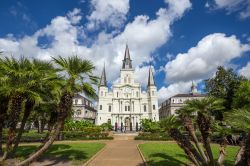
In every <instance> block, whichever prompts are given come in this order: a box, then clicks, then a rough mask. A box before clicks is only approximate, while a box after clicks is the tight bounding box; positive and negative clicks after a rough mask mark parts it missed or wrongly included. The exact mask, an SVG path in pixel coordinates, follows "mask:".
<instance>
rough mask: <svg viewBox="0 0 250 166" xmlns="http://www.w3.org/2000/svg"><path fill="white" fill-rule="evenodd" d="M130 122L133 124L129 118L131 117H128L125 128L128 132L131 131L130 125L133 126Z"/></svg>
mask: <svg viewBox="0 0 250 166" xmlns="http://www.w3.org/2000/svg"><path fill="white" fill-rule="evenodd" d="M130 122H131V121H130V118H129V117H126V118H125V126H124V127H125V130H126V131H129V130H130V124H131V123H130Z"/></svg>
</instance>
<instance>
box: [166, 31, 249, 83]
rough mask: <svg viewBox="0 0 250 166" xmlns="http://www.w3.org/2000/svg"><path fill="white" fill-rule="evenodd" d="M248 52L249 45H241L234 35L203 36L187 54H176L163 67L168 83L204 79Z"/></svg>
mask: <svg viewBox="0 0 250 166" xmlns="http://www.w3.org/2000/svg"><path fill="white" fill-rule="evenodd" d="M248 50H250V45H247V44H242V43H241V42H240V40H238V39H237V38H236V37H235V36H234V35H232V36H229V37H227V36H226V35H225V34H222V33H214V34H210V35H207V36H205V37H204V38H203V39H202V40H200V41H199V42H198V44H197V45H196V46H195V47H192V48H190V49H189V50H188V52H187V53H182V54H178V55H177V56H176V58H175V59H174V60H172V61H170V62H168V63H167V64H166V66H165V71H166V78H167V81H169V82H175V81H190V80H197V79H204V78H207V77H209V76H211V75H212V74H213V73H214V72H215V71H216V68H217V67H218V66H220V65H226V64H228V63H229V62H230V60H232V59H233V58H236V57H240V56H241V55H242V53H244V52H245V51H248Z"/></svg>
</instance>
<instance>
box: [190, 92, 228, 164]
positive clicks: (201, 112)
mask: <svg viewBox="0 0 250 166" xmlns="http://www.w3.org/2000/svg"><path fill="white" fill-rule="evenodd" d="M187 107H189V108H190V109H194V110H196V112H197V119H196V123H197V125H198V128H199V131H200V132H201V136H202V142H203V146H204V148H205V150H206V153H207V155H208V159H209V161H208V162H209V163H210V165H213V166H214V165H215V161H214V157H213V154H212V150H211V146H210V143H211V139H210V136H211V133H212V112H213V111H215V110H222V109H223V108H224V107H223V106H222V101H221V100H218V99H215V98H211V97H208V98H204V99H201V100H192V101H189V102H188V103H187Z"/></svg>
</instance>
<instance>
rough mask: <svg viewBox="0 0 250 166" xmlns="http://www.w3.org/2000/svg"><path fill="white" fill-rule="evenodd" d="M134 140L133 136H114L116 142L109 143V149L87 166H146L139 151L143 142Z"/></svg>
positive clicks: (106, 148)
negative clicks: (139, 145) (139, 146)
mask: <svg viewBox="0 0 250 166" xmlns="http://www.w3.org/2000/svg"><path fill="white" fill-rule="evenodd" d="M133 139H134V136H132V135H127V134H126V135H125V136H124V135H114V140H113V141H109V142H107V145H106V146H107V147H105V149H104V150H103V151H102V152H101V153H99V154H98V155H97V156H96V157H95V158H94V160H92V161H91V162H90V163H89V164H88V165H87V166H144V163H143V160H142V158H141V156H140V153H139V151H138V149H137V144H139V143H141V141H135V140H133Z"/></svg>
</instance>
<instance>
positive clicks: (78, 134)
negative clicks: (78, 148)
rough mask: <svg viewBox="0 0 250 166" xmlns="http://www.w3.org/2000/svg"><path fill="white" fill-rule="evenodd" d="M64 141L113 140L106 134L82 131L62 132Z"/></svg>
mask: <svg viewBox="0 0 250 166" xmlns="http://www.w3.org/2000/svg"><path fill="white" fill-rule="evenodd" d="M63 133H64V139H65V140H100V139H113V137H109V133H106V132H98V133H95V132H92V133H91V132H83V131H64V132H63Z"/></svg>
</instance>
